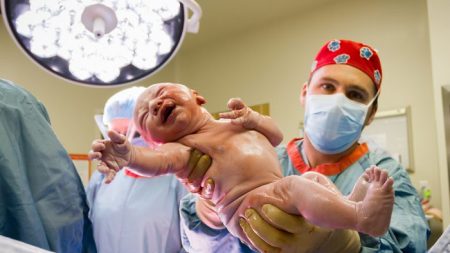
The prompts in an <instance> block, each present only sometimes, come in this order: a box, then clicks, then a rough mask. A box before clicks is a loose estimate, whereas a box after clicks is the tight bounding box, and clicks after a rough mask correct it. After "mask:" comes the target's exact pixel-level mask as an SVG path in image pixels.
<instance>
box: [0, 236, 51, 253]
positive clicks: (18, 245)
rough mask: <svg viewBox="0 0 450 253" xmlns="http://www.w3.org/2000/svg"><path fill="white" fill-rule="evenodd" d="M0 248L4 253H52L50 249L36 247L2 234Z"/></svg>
mask: <svg viewBox="0 0 450 253" xmlns="http://www.w3.org/2000/svg"><path fill="white" fill-rule="evenodd" d="M0 249H1V252H4V253H51V252H53V251H48V250H45V249H41V248H38V247H35V246H33V245H30V244H27V243H24V242H21V241H16V240H13V239H11V238H9V237H5V236H2V235H0Z"/></svg>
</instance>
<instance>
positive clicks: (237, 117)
mask: <svg viewBox="0 0 450 253" xmlns="http://www.w3.org/2000/svg"><path fill="white" fill-rule="evenodd" d="M227 106H228V109H230V110H231V111H230V112H222V113H219V117H220V118H222V119H231V123H232V124H236V125H241V126H242V127H244V128H245V129H249V130H253V129H256V128H257V127H258V125H259V123H260V121H261V115H260V114H259V113H257V112H255V111H253V110H252V109H251V108H250V107H248V106H246V105H245V103H244V101H242V99H240V98H231V99H230V100H228V104H227Z"/></svg>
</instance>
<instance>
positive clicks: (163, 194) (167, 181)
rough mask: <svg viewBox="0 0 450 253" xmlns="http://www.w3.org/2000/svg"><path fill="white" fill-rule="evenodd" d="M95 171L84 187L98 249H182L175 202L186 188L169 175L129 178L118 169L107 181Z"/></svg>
mask: <svg viewBox="0 0 450 253" xmlns="http://www.w3.org/2000/svg"><path fill="white" fill-rule="evenodd" d="M103 177H104V176H103V175H102V174H100V173H99V172H95V173H94V175H93V176H92V179H91V182H90V183H89V186H88V188H87V190H86V191H87V195H88V203H89V205H90V208H91V209H90V212H89V217H90V219H91V221H92V224H93V229H94V238H95V243H96V245H97V251H98V252H99V253H128V252H133V253H145V252H164V253H174V252H184V250H182V246H181V238H180V218H179V212H178V209H179V202H180V199H181V198H182V197H183V196H184V195H185V194H186V190H185V188H184V187H183V185H182V184H181V183H179V181H178V180H177V179H176V178H175V176H173V175H165V176H159V177H155V178H133V177H130V176H128V175H126V173H125V170H124V169H122V170H120V171H119V172H118V173H117V175H116V177H115V178H114V180H113V181H112V182H111V183H110V184H105V183H104V182H103Z"/></svg>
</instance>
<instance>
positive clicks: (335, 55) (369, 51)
mask: <svg viewBox="0 0 450 253" xmlns="http://www.w3.org/2000/svg"><path fill="white" fill-rule="evenodd" d="M331 64H346V65H350V66H353V67H355V68H357V69H359V70H361V71H362V72H364V73H366V74H367V75H368V76H369V77H370V79H372V81H373V83H374V84H375V86H376V88H377V90H379V89H380V87H381V77H382V72H381V62H380V58H379V57H378V54H377V51H376V50H375V49H373V48H372V47H371V46H369V45H366V44H363V43H360V42H355V41H351V40H331V41H328V42H327V43H325V45H324V46H323V47H322V48H321V49H320V51H319V53H318V54H317V56H316V58H315V60H314V62H313V64H312V67H311V73H310V77H311V76H312V74H313V73H314V72H315V71H316V70H318V69H319V68H321V67H323V66H325V65H331Z"/></svg>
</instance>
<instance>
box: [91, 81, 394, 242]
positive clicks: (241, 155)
mask: <svg viewBox="0 0 450 253" xmlns="http://www.w3.org/2000/svg"><path fill="white" fill-rule="evenodd" d="M205 102H206V101H205V99H204V98H203V97H202V96H200V95H199V94H198V93H197V92H196V91H193V90H191V89H189V88H188V87H186V86H184V85H181V84H172V83H160V84H155V85H151V86H150V87H148V88H147V90H146V91H144V92H143V94H142V95H141V96H140V97H139V98H138V101H137V104H136V108H135V113H134V121H135V124H136V127H137V129H138V131H139V132H140V133H141V135H142V137H143V138H144V139H146V140H147V141H156V142H160V143H163V144H162V145H160V146H159V147H158V148H156V149H153V150H152V149H148V148H142V147H137V146H131V145H130V144H129V142H128V141H127V140H126V138H125V137H124V136H121V135H119V134H117V133H115V132H110V133H109V135H110V138H111V140H110V141H107V140H97V141H94V143H93V145H92V152H91V158H93V159H101V160H102V162H103V164H104V165H105V167H102V166H100V168H99V170H101V171H102V172H103V173H109V172H111V171H112V172H114V171H117V170H119V169H121V168H122V167H124V166H129V167H132V168H134V169H135V170H137V171H138V172H140V173H143V174H146V175H153V176H156V175H161V174H166V173H174V174H176V175H178V176H179V177H181V178H182V177H183V176H180V175H183V170H184V169H185V168H186V165H187V163H188V160H189V156H190V150H191V148H195V149H198V150H200V151H202V152H203V153H205V154H208V155H209V156H211V157H212V160H213V163H212V165H211V167H210V168H209V170H208V172H207V173H206V175H205V176H204V178H212V179H214V181H215V188H214V192H213V195H212V198H211V201H212V203H213V204H214V205H215V210H216V211H217V212H218V214H219V217H220V219H221V221H222V222H223V224H224V225H225V226H226V227H227V229H228V230H229V231H230V232H231V233H232V234H234V235H235V236H238V237H240V238H244V237H245V235H244V234H243V232H242V230H241V228H240V226H239V215H238V213H236V211H237V210H238V208H239V209H242V207H241V208H240V205H241V203H242V202H243V201H244V200H245V198H246V196H247V194H248V193H250V192H251V191H258V188H259V187H261V186H264V185H267V184H275V185H274V187H275V188H276V187H277V185H281V184H284V185H283V187H284V189H286V188H287V189H288V190H287V191H286V190H283V191H280V196H273V198H268V200H270V199H273V203H270V204H274V205H276V206H278V207H279V208H281V209H283V210H285V211H287V212H289V213H292V214H299V215H302V216H303V217H305V218H306V219H307V220H308V221H310V222H311V223H313V224H315V225H319V226H324V227H328V228H349V229H355V230H357V231H359V232H362V233H365V234H369V235H372V236H381V235H383V234H384V233H385V232H386V231H387V229H388V226H389V223H390V218H391V213H392V208H393V203H394V195H393V190H392V185H393V180H392V179H391V178H389V177H388V175H387V172H386V171H384V170H381V169H379V168H377V167H375V166H372V167H371V168H369V169H367V170H366V172H365V173H364V174H363V175H362V176H361V178H360V179H359V181H358V182H357V184H356V185H355V188H354V189H353V191H352V193H351V194H350V196H349V197H344V196H342V194H341V193H340V192H339V190H338V189H337V188H336V187H335V186H334V185H333V183H332V182H331V181H330V180H329V179H328V178H327V177H325V176H323V175H321V174H319V173H315V172H308V173H305V174H303V175H301V176H289V177H285V178H283V177H282V175H281V168H280V165H279V162H278V159H277V155H276V153H275V150H274V148H273V146H276V145H278V144H279V143H280V142H281V139H282V135H281V132H280V131H279V130H278V128H277V127H276V126H275V124H274V122H273V121H272V120H271V118H269V117H267V116H263V115H260V114H258V113H256V112H254V111H252V110H251V109H250V108H248V107H247V106H245V105H244V104H243V102H242V101H240V100H238V99H232V100H230V102H229V108H230V109H232V111H231V112H228V113H224V114H222V115H221V116H222V117H225V118H226V119H222V120H215V119H214V118H213V117H212V116H211V114H210V113H208V112H207V111H206V109H204V108H203V107H202V105H203V104H204V103H205ZM286 184H287V185H288V186H289V187H286ZM330 210H333V215H330Z"/></svg>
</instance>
